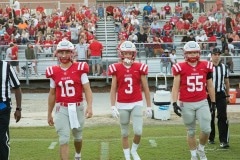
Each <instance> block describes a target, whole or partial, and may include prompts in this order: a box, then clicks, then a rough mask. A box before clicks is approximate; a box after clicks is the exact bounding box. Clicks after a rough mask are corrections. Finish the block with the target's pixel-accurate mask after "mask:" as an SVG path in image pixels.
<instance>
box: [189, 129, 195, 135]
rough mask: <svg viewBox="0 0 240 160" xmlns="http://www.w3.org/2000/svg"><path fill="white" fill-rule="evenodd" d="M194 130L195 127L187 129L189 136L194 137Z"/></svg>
mask: <svg viewBox="0 0 240 160" xmlns="http://www.w3.org/2000/svg"><path fill="white" fill-rule="evenodd" d="M195 132H196V130H195V129H189V130H188V131H187V134H188V136H189V137H194V136H195Z"/></svg>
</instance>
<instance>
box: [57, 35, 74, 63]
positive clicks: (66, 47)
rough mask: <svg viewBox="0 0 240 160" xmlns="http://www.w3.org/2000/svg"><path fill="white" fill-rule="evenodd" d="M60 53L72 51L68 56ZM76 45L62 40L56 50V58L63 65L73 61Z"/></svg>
mask: <svg viewBox="0 0 240 160" xmlns="http://www.w3.org/2000/svg"><path fill="white" fill-rule="evenodd" d="M60 51H71V54H70V55H68V56H63V55H62V54H58V53H59V52H60ZM73 53H74V45H73V44H72V43H71V42H70V41H68V40H65V39H64V40H62V41H60V42H59V43H58V45H57V48H56V56H57V57H58V59H59V61H60V62H61V63H68V62H70V61H72V60H73Z"/></svg>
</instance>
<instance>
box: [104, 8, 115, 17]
mask: <svg viewBox="0 0 240 160" xmlns="http://www.w3.org/2000/svg"><path fill="white" fill-rule="evenodd" d="M113 9H114V7H113V6H107V8H106V12H107V15H109V16H113Z"/></svg>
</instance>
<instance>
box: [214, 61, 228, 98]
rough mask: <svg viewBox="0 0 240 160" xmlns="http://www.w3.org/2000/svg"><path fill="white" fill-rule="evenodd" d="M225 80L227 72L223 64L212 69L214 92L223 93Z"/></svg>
mask: <svg viewBox="0 0 240 160" xmlns="http://www.w3.org/2000/svg"><path fill="white" fill-rule="evenodd" d="M225 78H229V70H228V68H227V66H226V65H225V64H223V63H219V64H218V65H217V66H214V67H213V85H214V87H215V92H216V93H217V92H222V91H225V81H224V79H225Z"/></svg>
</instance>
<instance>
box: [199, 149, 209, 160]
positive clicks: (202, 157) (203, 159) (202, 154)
mask: <svg viewBox="0 0 240 160" xmlns="http://www.w3.org/2000/svg"><path fill="white" fill-rule="evenodd" d="M197 154H198V156H199V158H200V160H207V156H206V154H205V151H201V150H199V149H198V150H197Z"/></svg>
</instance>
